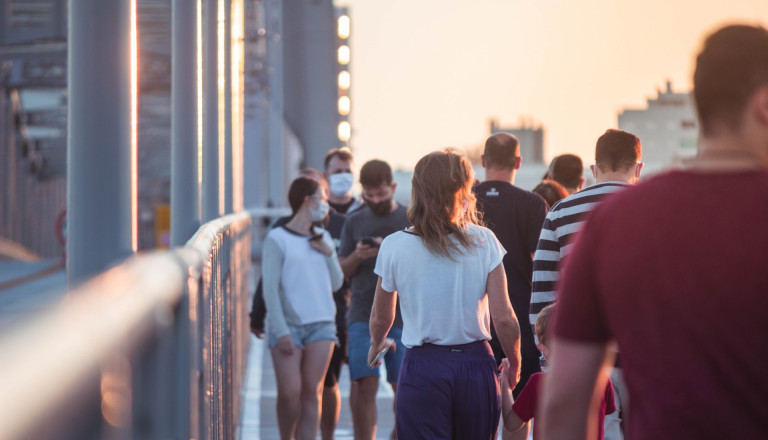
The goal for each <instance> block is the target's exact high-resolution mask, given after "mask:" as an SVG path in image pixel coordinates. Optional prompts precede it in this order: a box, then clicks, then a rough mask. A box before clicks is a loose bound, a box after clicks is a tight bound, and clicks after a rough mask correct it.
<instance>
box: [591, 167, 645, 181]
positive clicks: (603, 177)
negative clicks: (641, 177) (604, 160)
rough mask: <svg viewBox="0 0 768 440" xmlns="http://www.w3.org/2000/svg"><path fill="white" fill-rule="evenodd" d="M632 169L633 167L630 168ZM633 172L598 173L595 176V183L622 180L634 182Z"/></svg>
mask: <svg viewBox="0 0 768 440" xmlns="http://www.w3.org/2000/svg"><path fill="white" fill-rule="evenodd" d="M632 169H633V170H634V168H632ZM635 181H636V180H635V173H634V172H632V173H622V172H608V173H604V174H603V173H598V175H597V177H596V178H595V183H605V182H624V183H629V184H634V183H635Z"/></svg>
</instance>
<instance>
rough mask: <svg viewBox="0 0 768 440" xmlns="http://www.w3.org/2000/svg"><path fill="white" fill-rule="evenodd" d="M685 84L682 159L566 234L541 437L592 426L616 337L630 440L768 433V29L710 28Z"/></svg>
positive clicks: (579, 434) (569, 434) (582, 433)
mask: <svg viewBox="0 0 768 440" xmlns="http://www.w3.org/2000/svg"><path fill="white" fill-rule="evenodd" d="M693 82H694V98H695V101H696V110H697V112H698V116H699V123H700V128H701V131H700V139H699V153H698V155H697V156H696V158H695V159H694V161H693V163H692V164H691V167H690V169H687V170H681V171H672V172H668V173H665V174H662V175H659V176H657V177H654V178H652V179H650V180H648V181H647V182H645V183H642V184H640V185H638V186H637V187H634V188H629V189H627V190H625V191H623V192H621V193H620V194H616V195H615V196H614V197H612V198H611V199H609V200H607V201H605V202H604V203H601V204H600V206H598V207H597V208H596V209H595V210H594V211H592V214H591V216H590V218H589V220H587V222H586V224H585V226H584V227H583V229H582V230H581V233H580V235H579V237H578V238H577V239H576V241H575V243H574V245H573V246H574V247H573V250H572V251H571V254H570V257H569V260H568V261H567V263H566V264H565V268H564V269H563V276H562V278H561V283H560V286H559V288H560V294H559V298H560V299H559V305H558V312H557V314H556V315H557V316H556V318H555V322H554V329H553V347H552V351H553V353H552V355H553V356H552V359H551V369H550V372H549V374H548V375H547V377H546V379H545V384H544V396H543V403H542V405H541V406H540V408H539V409H540V411H541V415H540V420H539V423H540V424H541V426H540V427H541V428H543V431H544V432H543V437H542V438H546V439H561V438H568V439H572V438H590V437H592V436H593V433H594V432H595V429H596V428H597V427H596V426H594V425H595V423H593V421H594V420H596V417H593V414H594V412H595V411H596V410H597V407H596V399H597V398H598V396H599V394H600V393H599V392H598V391H597V390H600V391H602V390H603V389H604V387H605V383H601V382H602V381H603V380H604V379H603V378H604V377H605V376H606V375H605V374H598V373H599V372H600V371H601V370H604V369H606V368H608V367H609V365H610V364H609V363H607V360H606V346H607V345H608V344H609V343H610V342H611V341H612V340H614V339H615V340H616V341H617V342H618V344H619V348H620V350H621V353H622V366H623V368H624V376H625V379H626V383H627V387H628V389H629V394H630V396H631V397H630V399H631V403H632V409H631V411H630V414H629V420H628V430H629V434H628V437H629V438H633V439H648V438H651V439H655V438H691V439H693V438H695V439H708V438H712V439H722V438H766V436H768V374H767V373H766V371H768V352H766V351H765V350H764V349H762V347H765V345H766V342H768V319H767V318H768V312H766V311H768V275H767V272H766V269H767V268H768V265H767V264H766V261H768V258H767V257H766V255H768V254H767V252H768V226H766V225H768V203H766V200H768V31H766V30H765V29H764V28H762V27H751V26H728V27H725V28H722V29H720V30H718V31H717V32H715V33H714V34H712V35H711V36H710V37H709V38H708V39H707V40H706V41H705V43H704V47H703V50H702V52H701V53H700V54H699V56H698V58H697V65H696V71H695V73H694V78H693ZM590 403H591V404H590Z"/></svg>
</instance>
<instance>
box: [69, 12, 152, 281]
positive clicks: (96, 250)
mask: <svg viewBox="0 0 768 440" xmlns="http://www.w3.org/2000/svg"><path fill="white" fill-rule="evenodd" d="M135 8H136V6H135V2H134V0H78V1H70V5H69V40H68V41H69V52H68V54H69V62H68V73H69V81H68V92H69V109H68V111H69V129H68V161H67V162H68V168H67V170H68V171H67V175H68V182H67V217H68V218H67V225H68V226H67V227H68V230H67V281H68V284H69V286H70V287H73V286H75V285H77V284H80V283H81V282H82V281H84V280H86V279H87V278H89V277H91V276H93V275H96V274H98V273H100V272H102V271H103V270H105V269H106V268H108V267H109V266H111V265H113V264H114V263H116V262H119V261H120V260H122V259H124V258H125V257H128V256H130V255H131V254H133V253H134V252H135V250H136V231H137V228H136V139H137V134H136V125H135V123H134V122H135V121H136V114H135V109H136V107H135V104H136V101H135V96H133V93H134V92H135V88H134V86H133V85H135V83H136V76H135V75H136V64H135V61H136V60H135V59H134V57H133V56H132V49H133V50H136V47H135V44H132V39H134V38H135V33H134V32H132V31H133V30H134V29H135V22H134V20H135ZM133 54H135V52H133ZM132 61H133V62H132ZM132 89H133V90H132Z"/></svg>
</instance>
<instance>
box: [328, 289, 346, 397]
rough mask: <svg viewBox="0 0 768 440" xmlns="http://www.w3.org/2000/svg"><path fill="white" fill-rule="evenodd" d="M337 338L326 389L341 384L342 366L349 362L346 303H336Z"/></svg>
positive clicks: (329, 365)
mask: <svg viewBox="0 0 768 440" xmlns="http://www.w3.org/2000/svg"><path fill="white" fill-rule="evenodd" d="M336 337H337V338H338V340H339V344H338V345H336V346H334V347H333V354H332V355H331V362H330V363H329V364H328V371H326V373H325V381H324V382H323V386H324V387H328V388H330V387H333V386H334V385H336V384H337V383H339V376H341V366H342V365H343V364H344V362H345V361H346V360H347V304H346V301H336Z"/></svg>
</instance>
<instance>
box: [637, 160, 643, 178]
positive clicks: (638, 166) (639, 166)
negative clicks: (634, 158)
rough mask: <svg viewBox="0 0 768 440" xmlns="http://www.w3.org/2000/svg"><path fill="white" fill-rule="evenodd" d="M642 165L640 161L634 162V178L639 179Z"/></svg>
mask: <svg viewBox="0 0 768 440" xmlns="http://www.w3.org/2000/svg"><path fill="white" fill-rule="evenodd" d="M643 165H645V164H644V163H642V162H638V163H636V164H635V179H640V173H641V172H642V170H643Z"/></svg>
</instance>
